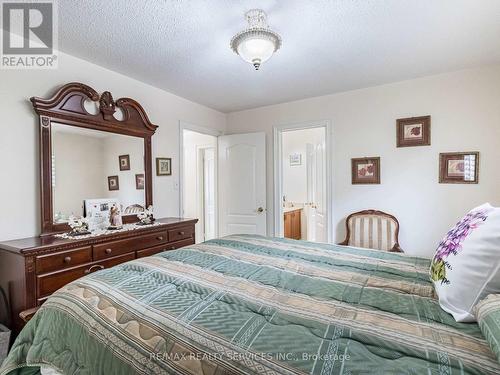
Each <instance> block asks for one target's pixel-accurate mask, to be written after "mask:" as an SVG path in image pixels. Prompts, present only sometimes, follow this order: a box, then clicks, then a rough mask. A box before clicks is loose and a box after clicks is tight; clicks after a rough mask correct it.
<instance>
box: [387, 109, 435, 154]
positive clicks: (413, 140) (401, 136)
mask: <svg viewBox="0 0 500 375" xmlns="http://www.w3.org/2000/svg"><path fill="white" fill-rule="evenodd" d="M396 133H397V134H396V136H397V147H414V146H429V145H430V144H431V116H420V117H410V118H400V119H397V120H396Z"/></svg>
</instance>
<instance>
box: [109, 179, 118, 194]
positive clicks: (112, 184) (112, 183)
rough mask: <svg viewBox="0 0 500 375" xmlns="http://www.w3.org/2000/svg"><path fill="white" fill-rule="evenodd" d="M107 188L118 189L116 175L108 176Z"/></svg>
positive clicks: (110, 189)
mask: <svg viewBox="0 0 500 375" xmlns="http://www.w3.org/2000/svg"><path fill="white" fill-rule="evenodd" d="M108 190H109V191H115V190H120V181H119V179H118V176H108Z"/></svg>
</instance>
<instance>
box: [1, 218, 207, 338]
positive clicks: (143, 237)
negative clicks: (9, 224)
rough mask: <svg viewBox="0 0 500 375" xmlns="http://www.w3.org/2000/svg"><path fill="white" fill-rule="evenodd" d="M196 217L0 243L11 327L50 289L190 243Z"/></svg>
mask: <svg viewBox="0 0 500 375" xmlns="http://www.w3.org/2000/svg"><path fill="white" fill-rule="evenodd" d="M197 221H198V220H197V219H179V218H166V219H157V220H156V222H155V225H150V226H143V227H138V228H139V229H135V230H131V231H128V232H120V233H116V234H111V235H103V236H97V237H91V238H86V239H78V238H75V239H62V238H58V237H56V236H45V237H32V238H24V239H20V240H13V241H7V242H3V243H0V284H1V285H8V294H9V299H10V307H11V316H12V321H13V323H14V327H13V328H14V331H15V332H19V331H20V329H21V328H22V327H23V325H24V322H23V321H22V319H21V318H20V317H19V314H20V313H21V312H23V311H25V310H29V309H34V310H33V311H32V312H31V313H29V312H28V313H25V314H24V319H25V320H29V319H30V318H31V315H32V314H33V313H34V311H36V308H37V307H38V306H40V305H41V304H42V303H43V302H44V301H45V300H46V299H47V298H48V297H49V296H50V295H51V294H52V293H53V292H55V291H56V290H57V289H59V288H61V287H62V286H64V285H65V284H67V283H69V282H71V281H73V280H76V279H78V278H79V277H82V276H85V275H87V274H89V273H91V272H95V271H98V270H101V269H104V268H108V267H112V266H115V265H117V264H120V263H123V262H127V261H129V260H132V259H136V258H141V257H145V256H150V255H153V254H156V253H159V252H162V251H167V250H173V249H177V248H180V247H183V246H187V245H191V244H194V243H195V231H194V226H195V224H196V222H197Z"/></svg>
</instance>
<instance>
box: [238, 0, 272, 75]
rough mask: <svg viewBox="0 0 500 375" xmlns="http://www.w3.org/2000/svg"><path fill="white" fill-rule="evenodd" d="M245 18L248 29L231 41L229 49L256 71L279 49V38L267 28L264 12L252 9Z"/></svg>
mask: <svg viewBox="0 0 500 375" xmlns="http://www.w3.org/2000/svg"><path fill="white" fill-rule="evenodd" d="M245 16H246V18H247V21H248V26H249V28H248V29H246V30H244V31H241V32H239V33H238V34H236V35H235V36H234V37H233V39H231V49H232V50H233V51H234V52H235V53H237V54H238V55H240V57H241V58H242V59H243V60H245V61H247V62H249V63H251V64H253V66H254V67H255V69H256V70H258V69H259V68H260V65H261V64H262V63H264V62H265V61H267V60H269V59H270V58H271V56H272V55H273V53H274V52H276V51H277V50H278V49H279V48H280V47H281V38H280V36H279V35H278V34H277V33H275V32H274V31H271V30H270V29H269V28H268V27H267V23H266V14H265V13H264V11H262V10H260V9H252V10H250V11H248V12H247V13H246V14H245Z"/></svg>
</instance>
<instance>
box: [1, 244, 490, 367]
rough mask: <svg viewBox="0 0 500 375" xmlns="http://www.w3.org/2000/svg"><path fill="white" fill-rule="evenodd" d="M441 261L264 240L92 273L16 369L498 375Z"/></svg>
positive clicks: (51, 316)
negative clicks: (440, 294)
mask: <svg viewBox="0 0 500 375" xmlns="http://www.w3.org/2000/svg"><path fill="white" fill-rule="evenodd" d="M429 264H430V260H428V259H423V258H416V257H411V256H407V255H402V254H396V253H389V252H381V251H373V250H367V249H360V248H353V247H346V246H336V245H327V244H316V243H310V242H305V241H295V240H289V239H278V238H268V237H261V236H254V235H237V236H229V237H224V238H221V239H215V240H211V241H207V242H205V243H202V244H198V245H192V246H188V247H185V248H182V249H179V250H175V251H168V252H164V253H161V254H158V255H156V256H152V257H147V258H142V259H138V260H134V261H132V262H128V263H124V264H121V265H118V266H115V267H113V268H110V269H106V270H103V271H99V272H96V273H93V274H91V275H89V276H86V277H84V278H81V279H79V280H77V281H75V282H72V283H71V284H68V285H66V286H65V287H63V288H62V289H60V290H59V291H58V292H56V293H55V294H54V295H53V296H52V297H50V298H49V299H48V300H47V301H46V302H45V303H44V305H43V306H42V308H41V309H40V310H39V311H38V313H37V314H36V315H35V316H34V317H33V319H32V320H31V321H29V322H28V324H27V325H26V327H25V328H24V329H23V331H22V332H21V333H20V335H19V336H18V338H17V339H16V342H15V344H14V346H13V348H12V349H11V352H10V354H9V356H8V358H7V359H6V361H5V362H4V364H3V367H2V369H1V370H0V373H1V374H2V375H3V374H36V373H38V372H39V370H40V366H42V367H43V368H44V369H45V368H46V366H47V368H51V369H54V370H56V371H58V372H60V373H63V374H74V373H78V374H107V375H109V374H132V373H142V374H190V375H191V374H196V375H201V374H210V375H222V374H346V375H347V374H498V373H500V365H499V363H498V362H497V360H496V358H495V356H494V354H493V353H492V352H491V350H490V348H489V346H488V343H487V342H486V341H485V339H484V337H483V336H482V334H481V332H480V329H479V327H478V325H477V324H470V323H469V324H466V323H457V322H455V321H454V319H453V318H452V317H451V315H449V314H448V313H446V312H444V311H443V310H442V309H441V308H440V307H439V304H438V302H437V300H436V296H435V292H434V289H433V286H432V284H431V283H430V281H429Z"/></svg>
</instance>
